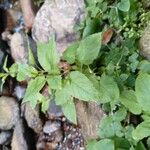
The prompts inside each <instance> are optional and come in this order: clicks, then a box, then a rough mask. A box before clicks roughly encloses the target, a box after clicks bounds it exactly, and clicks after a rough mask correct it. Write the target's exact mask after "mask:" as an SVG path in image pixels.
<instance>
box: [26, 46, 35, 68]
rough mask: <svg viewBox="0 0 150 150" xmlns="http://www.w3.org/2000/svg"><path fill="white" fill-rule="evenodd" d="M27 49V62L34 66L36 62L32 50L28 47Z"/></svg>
mask: <svg viewBox="0 0 150 150" xmlns="http://www.w3.org/2000/svg"><path fill="white" fill-rule="evenodd" d="M28 49H29V56H28V57H29V64H30V65H33V66H34V65H35V64H36V62H35V59H34V56H33V53H32V50H31V48H30V47H29V48H28Z"/></svg>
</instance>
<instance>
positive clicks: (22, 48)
mask: <svg viewBox="0 0 150 150" xmlns="http://www.w3.org/2000/svg"><path fill="white" fill-rule="evenodd" d="M28 41H29V43H30V47H31V50H32V52H33V55H34V56H35V55H36V54H35V53H36V44H35V42H34V41H33V40H32V39H31V38H30V37H28V36H27V35H25V33H23V32H20V33H14V34H13V35H12V37H11V41H10V48H11V55H12V58H13V59H14V61H15V62H20V63H28Z"/></svg>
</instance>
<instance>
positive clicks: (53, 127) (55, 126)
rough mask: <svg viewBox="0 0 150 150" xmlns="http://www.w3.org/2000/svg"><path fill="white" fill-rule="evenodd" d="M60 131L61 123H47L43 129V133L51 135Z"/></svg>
mask: <svg viewBox="0 0 150 150" xmlns="http://www.w3.org/2000/svg"><path fill="white" fill-rule="evenodd" d="M60 129H61V123H60V122H59V121H46V123H45V125H44V127H43V132H44V133H46V134H49V135H51V134H52V133H54V132H56V131H57V130H60Z"/></svg>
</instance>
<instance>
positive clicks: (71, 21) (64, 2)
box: [32, 0, 85, 51]
mask: <svg viewBox="0 0 150 150" xmlns="http://www.w3.org/2000/svg"><path fill="white" fill-rule="evenodd" d="M84 7H85V4H84V0H46V1H45V3H44V4H43V6H42V7H41V9H40V10H39V11H38V13H37V15H36V17H35V21H34V24H33V29H32V36H33V38H34V40H35V41H37V42H48V41H49V39H50V37H51V36H52V35H55V36H56V41H57V49H58V51H64V49H65V48H66V47H67V46H68V45H69V43H71V42H73V41H75V40H76V39H77V38H78V36H77V34H76V33H75V32H74V26H75V24H78V23H79V22H80V21H81V20H82V19H83V18H84V15H85V13H84Z"/></svg>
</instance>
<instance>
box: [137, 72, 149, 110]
mask: <svg viewBox="0 0 150 150" xmlns="http://www.w3.org/2000/svg"><path fill="white" fill-rule="evenodd" d="M135 92H136V97H137V101H138V103H139V104H140V106H141V108H142V109H143V110H144V111H150V109H149V108H150V99H149V94H150V75H148V74H147V73H140V74H139V76H138V78H137V79H136V83H135Z"/></svg>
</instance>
